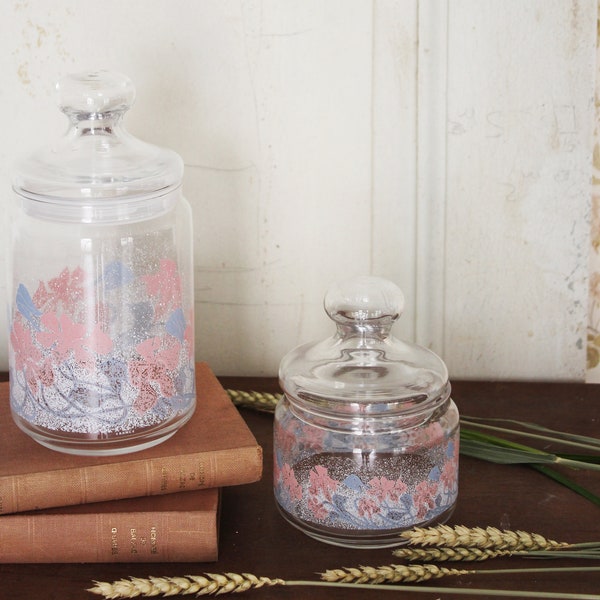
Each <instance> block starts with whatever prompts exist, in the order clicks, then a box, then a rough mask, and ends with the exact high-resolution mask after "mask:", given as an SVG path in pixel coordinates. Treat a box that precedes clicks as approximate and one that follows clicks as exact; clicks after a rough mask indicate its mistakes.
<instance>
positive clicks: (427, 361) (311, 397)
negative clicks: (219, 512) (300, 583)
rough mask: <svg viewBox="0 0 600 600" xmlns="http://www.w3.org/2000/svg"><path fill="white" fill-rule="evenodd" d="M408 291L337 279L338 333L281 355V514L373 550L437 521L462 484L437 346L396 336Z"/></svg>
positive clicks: (277, 436)
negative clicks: (429, 347)
mask: <svg viewBox="0 0 600 600" xmlns="http://www.w3.org/2000/svg"><path fill="white" fill-rule="evenodd" d="M403 307H404V297H403V294H402V292H401V291H400V289H399V288H398V287H397V286H396V285H394V284H393V283H392V282H390V281H387V280H385V279H381V278H376V277H358V278H354V279H351V280H348V281H344V282H341V283H338V284H334V285H333V286H331V288H330V289H329V290H328V292H327V294H326V296H325V310H326V312H327V314H328V315H329V317H330V318H331V319H333V320H334V321H335V324H336V327H337V331H336V333H335V335H333V336H332V337H330V338H327V339H325V340H324V341H321V342H318V343H309V344H304V345H301V346H299V347H297V348H296V349H294V350H292V351H291V352H290V353H288V354H287V355H286V356H285V357H284V358H283V360H282V362H281V365H280V370H279V380H280V384H281V387H282V389H283V391H284V394H283V396H282V399H281V400H280V402H279V404H278V406H277V409H276V412H275V424H274V490H275V498H276V502H277V505H278V508H279V510H280V512H281V514H282V515H283V516H284V518H285V519H287V521H289V522H290V523H291V524H292V525H294V526H295V527H297V528H299V529H300V530H301V531H303V532H304V533H306V534H308V535H309V536H312V537H313V538H316V539H318V540H321V541H323V542H328V543H331V544H335V545H339V546H348V547H357V548H381V547H389V546H395V545H399V544H401V543H403V538H401V537H400V536H401V533H402V532H403V531H405V530H407V529H410V528H412V527H415V526H427V525H431V524H437V523H442V522H444V521H445V520H446V519H448V517H449V516H450V514H451V513H452V511H453V508H454V506H455V503H456V498H457V493H458V451H459V415H458V410H457V408H456V406H455V404H454V402H453V401H452V399H451V398H450V383H449V381H448V372H447V369H446V366H445V365H444V363H443V362H442V360H441V359H440V358H439V357H438V356H437V355H435V354H434V353H433V352H431V351H429V350H427V349H426V348H423V347H421V346H417V345H415V344H410V343H407V342H402V341H400V340H398V339H396V338H394V337H393V336H392V334H391V333H390V329H391V327H392V324H393V323H394V321H396V319H397V318H398V317H399V316H400V314H401V312H402V309H403Z"/></svg>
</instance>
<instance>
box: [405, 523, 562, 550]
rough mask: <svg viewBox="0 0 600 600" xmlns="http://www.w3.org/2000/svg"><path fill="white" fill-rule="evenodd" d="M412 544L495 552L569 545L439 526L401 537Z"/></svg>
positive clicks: (525, 535)
mask: <svg viewBox="0 0 600 600" xmlns="http://www.w3.org/2000/svg"><path fill="white" fill-rule="evenodd" d="M401 536H402V537H403V538H404V539H405V540H408V542H409V544H412V545H415V546H438V547H450V548H455V547H463V548H489V549H492V550H512V551H513V552H516V551H518V550H547V549H550V548H566V547H567V546H569V544H567V543H564V542H556V541H554V540H549V539H547V538H545V537H544V536H542V535H539V534H537V533H528V532H526V531H508V530H503V531H501V530H500V529H496V528H495V527H486V528H485V529H483V528H482V527H465V526H463V525H456V526H454V527H450V526H448V525H438V526H437V527H415V528H414V529H410V530H408V531H405V532H404V533H402V534H401Z"/></svg>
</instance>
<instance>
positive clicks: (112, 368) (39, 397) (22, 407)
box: [10, 260, 195, 433]
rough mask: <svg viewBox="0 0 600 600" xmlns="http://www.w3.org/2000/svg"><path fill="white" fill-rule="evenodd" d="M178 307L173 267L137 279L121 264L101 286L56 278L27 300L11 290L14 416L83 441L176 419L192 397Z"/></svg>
mask: <svg viewBox="0 0 600 600" xmlns="http://www.w3.org/2000/svg"><path fill="white" fill-rule="evenodd" d="M103 283H104V287H103V288H102V290H101V293H100V292H99V291H98V289H97V287H98V286H99V285H103ZM99 298H102V301H99V300H98V299H99ZM182 298H183V294H182V281H181V277H180V276H179V273H178V270H177V265H176V263H175V262H174V261H172V260H162V261H160V264H159V265H158V268H157V270H156V272H150V273H145V274H143V275H141V276H140V277H138V278H136V277H135V276H134V275H133V271H132V269H131V268H130V267H127V266H124V265H123V264H121V263H112V264H110V265H108V266H107V267H106V270H105V273H104V274H103V275H100V276H96V275H94V276H90V275H89V274H86V273H85V272H84V271H83V270H82V269H81V268H79V267H77V268H75V269H73V270H70V269H68V268H65V269H63V270H62V271H61V273H60V274H59V275H58V276H57V277H54V278H51V279H49V280H48V281H46V282H44V281H40V282H39V283H38V284H37V287H36V289H35V291H34V293H33V295H31V294H30V292H29V290H28V289H27V287H26V286H25V285H23V284H19V285H18V288H17V292H16V297H15V301H14V308H13V311H12V326H11V332H10V345H11V348H10V370H11V405H12V407H13V410H15V411H16V412H17V414H19V415H20V416H22V417H23V418H24V419H26V420H30V421H32V422H33V421H35V424H38V425H42V426H44V427H47V428H49V429H57V430H63V429H64V430H68V431H82V432H86V433H87V432H94V433H97V432H104V433H108V432H112V431H122V430H123V428H125V429H127V428H129V427H131V426H132V425H131V423H137V422H141V421H140V419H143V422H144V424H145V425H149V424H152V423H154V422H157V421H158V422H160V421H161V420H163V419H165V418H166V417H168V416H169V415H170V414H171V413H172V412H173V411H178V410H181V409H183V410H185V407H186V406H189V404H190V402H192V401H193V398H194V395H195V389H194V348H193V346H194V340H193V331H194V330H193V318H192V316H193V309H189V310H186V313H184V311H183V307H182ZM90 307H91V310H90ZM186 308H187V307H186ZM184 314H186V315H187V318H186V317H184ZM123 315H124V316H123ZM119 319H121V321H119ZM115 321H116V322H119V323H120V322H124V323H128V325H127V327H129V329H127V330H125V331H123V330H122V329H120V327H121V325H118V326H116V327H115V326H113V323H114V322H115ZM99 406H100V407H102V406H105V407H106V411H105V412H102V411H98V410H97V407H99ZM90 407H92V408H93V410H90Z"/></svg>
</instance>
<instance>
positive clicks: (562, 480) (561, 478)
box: [530, 464, 600, 506]
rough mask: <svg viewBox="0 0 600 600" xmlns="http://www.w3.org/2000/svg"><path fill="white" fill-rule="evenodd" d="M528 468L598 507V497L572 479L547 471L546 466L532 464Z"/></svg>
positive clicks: (599, 501) (550, 470) (556, 472)
mask: <svg viewBox="0 0 600 600" xmlns="http://www.w3.org/2000/svg"><path fill="white" fill-rule="evenodd" d="M530 466H531V468H532V469H535V470H536V471H539V472H540V473H543V474H544V475H546V476H547V477H550V478H551V479H554V481H556V482H558V483H560V484H562V485H564V486H566V487H568V488H569V489H570V490H573V491H574V492H576V493H577V494H579V495H580V496H583V497H584V498H586V499H587V500H589V501H590V502H593V503H594V504H596V505H597V506H600V496H597V495H596V494H594V493H592V492H590V491H589V490H588V489H586V488H584V487H583V486H581V485H579V484H578V483H576V482H575V481H573V480H572V479H569V478H568V477H566V476H565V475H563V474H562V473H559V472H558V471H555V470H554V469H549V468H548V467H547V466H546V465H534V464H532V465H530Z"/></svg>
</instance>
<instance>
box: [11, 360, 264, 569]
mask: <svg viewBox="0 0 600 600" xmlns="http://www.w3.org/2000/svg"><path fill="white" fill-rule="evenodd" d="M196 389H197V396H198V402H197V406H196V411H195V413H194V415H193V416H192V418H191V419H190V420H189V421H188V423H186V425H185V426H183V427H182V428H181V429H180V430H179V431H178V432H177V433H175V435H173V436H172V437H171V438H170V439H168V440H167V441H165V442H163V443H161V444H159V445H157V446H154V447H152V448H148V449H146V450H143V451H140V452H135V453H131V454H123V455H117V456H102V457H97V456H95V457H91V456H78V455H70V454H63V453H60V452H55V451H53V450H49V449H47V448H45V447H43V446H41V445H40V444H38V443H37V442H35V441H33V440H32V439H31V438H30V437H29V436H28V435H26V434H25V433H23V432H22V431H21V430H20V429H19V428H18V427H17V426H16V425H15V424H14V422H13V419H12V416H11V414H10V407H9V404H10V402H9V387H8V383H7V382H4V383H0V562H3V563H57V562H191V561H193V562H208V561H215V560H217V553H218V525H219V517H220V514H219V504H220V502H219V499H220V488H222V487H225V486H233V485H241V484H246V483H252V482H255V481H258V480H259V479H260V478H261V475H262V448H261V447H260V446H259V445H258V443H257V441H256V439H255V437H254V435H253V434H252V432H251V431H250V429H248V427H247V425H246V423H245V422H244V420H243V419H242V417H241V415H240V414H239V412H238V411H237V409H236V408H235V406H234V405H233V404H232V402H231V400H230V399H229V396H228V395H227V393H226V392H225V390H224V389H223V388H222V387H221V385H220V383H219V381H218V380H217V378H216V377H215V376H214V374H213V373H212V371H211V370H210V368H209V367H208V365H207V364H206V363H199V364H198V365H196Z"/></svg>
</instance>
